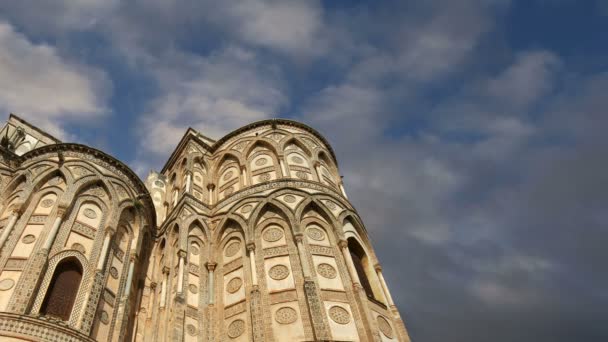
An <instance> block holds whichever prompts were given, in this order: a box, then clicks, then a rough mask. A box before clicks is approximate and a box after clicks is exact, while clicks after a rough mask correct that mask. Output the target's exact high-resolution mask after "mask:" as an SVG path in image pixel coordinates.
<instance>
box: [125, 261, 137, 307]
mask: <svg viewBox="0 0 608 342" xmlns="http://www.w3.org/2000/svg"><path fill="white" fill-rule="evenodd" d="M129 259H130V261H129V272H128V273H127V283H126V284H125V294H124V298H125V300H129V294H131V287H132V286H131V283H132V282H133V271H134V269H135V260H136V259H137V256H135V255H131V257H130V258H129Z"/></svg>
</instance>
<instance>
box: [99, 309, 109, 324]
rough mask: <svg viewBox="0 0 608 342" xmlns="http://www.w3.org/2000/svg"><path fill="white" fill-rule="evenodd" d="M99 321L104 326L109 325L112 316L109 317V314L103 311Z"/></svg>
mask: <svg viewBox="0 0 608 342" xmlns="http://www.w3.org/2000/svg"><path fill="white" fill-rule="evenodd" d="M99 316H100V317H99V320H100V321H101V323H103V324H108V323H110V316H109V315H108V313H107V312H106V311H102V312H101V315H99Z"/></svg>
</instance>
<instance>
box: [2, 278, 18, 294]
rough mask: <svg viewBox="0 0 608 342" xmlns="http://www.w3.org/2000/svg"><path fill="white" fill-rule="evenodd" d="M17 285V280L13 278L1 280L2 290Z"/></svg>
mask: <svg viewBox="0 0 608 342" xmlns="http://www.w3.org/2000/svg"><path fill="white" fill-rule="evenodd" d="M13 286H15V281H14V280H13V279H8V278H7V279H2V280H0V291H7V290H10V289H12V288H13Z"/></svg>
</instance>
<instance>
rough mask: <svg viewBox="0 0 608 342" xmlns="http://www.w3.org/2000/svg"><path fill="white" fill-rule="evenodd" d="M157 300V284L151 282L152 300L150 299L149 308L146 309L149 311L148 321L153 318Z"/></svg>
mask: <svg viewBox="0 0 608 342" xmlns="http://www.w3.org/2000/svg"><path fill="white" fill-rule="evenodd" d="M155 300H156V283H155V282H151V283H150V298H149V299H148V307H147V308H146V311H147V319H150V318H152V311H153V310H154V307H153V305H154V301H155Z"/></svg>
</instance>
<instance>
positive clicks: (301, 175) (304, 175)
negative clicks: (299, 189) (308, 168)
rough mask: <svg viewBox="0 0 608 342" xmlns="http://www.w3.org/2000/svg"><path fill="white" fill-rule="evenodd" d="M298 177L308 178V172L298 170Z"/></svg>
mask: <svg viewBox="0 0 608 342" xmlns="http://www.w3.org/2000/svg"><path fill="white" fill-rule="evenodd" d="M296 177H298V178H300V179H308V173H306V172H304V171H298V172H296Z"/></svg>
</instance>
